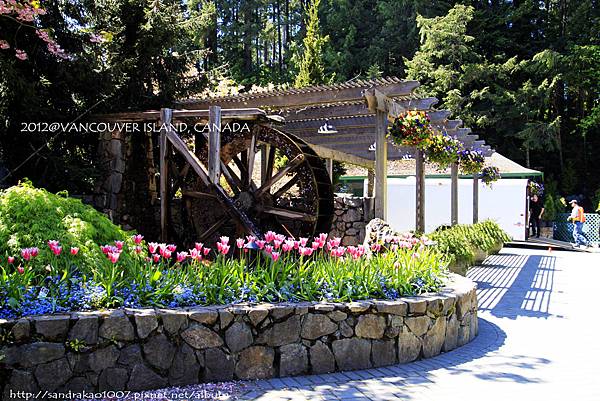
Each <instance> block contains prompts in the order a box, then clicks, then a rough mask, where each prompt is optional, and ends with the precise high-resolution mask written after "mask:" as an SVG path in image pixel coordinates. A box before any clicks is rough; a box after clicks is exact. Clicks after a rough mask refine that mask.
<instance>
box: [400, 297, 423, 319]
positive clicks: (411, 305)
mask: <svg viewBox="0 0 600 401" xmlns="http://www.w3.org/2000/svg"><path fill="white" fill-rule="evenodd" d="M402 301H404V302H406V303H407V304H408V313H409V314H410V315H415V316H416V315H424V314H425V312H427V301H426V300H425V299H419V298H402Z"/></svg>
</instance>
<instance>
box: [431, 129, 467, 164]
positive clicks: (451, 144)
mask: <svg viewBox="0 0 600 401" xmlns="http://www.w3.org/2000/svg"><path fill="white" fill-rule="evenodd" d="M461 149H462V143H461V142H460V141H459V140H458V139H456V138H453V137H451V136H450V135H448V134H442V135H433V136H432V137H431V139H430V140H429V142H428V144H427V148H426V149H425V153H426V155H427V161H429V162H431V163H436V164H437V165H438V168H439V169H440V170H444V169H446V168H447V167H448V166H449V165H451V164H452V163H456V162H458V154H459V152H460V151H461Z"/></svg>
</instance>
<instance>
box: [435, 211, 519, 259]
mask: <svg viewBox="0 0 600 401" xmlns="http://www.w3.org/2000/svg"><path fill="white" fill-rule="evenodd" d="M429 238H430V239H431V240H433V241H435V242H436V247H437V248H438V249H439V250H440V251H441V252H443V253H445V254H446V255H447V256H448V259H449V260H450V263H466V264H473V262H474V260H475V251H476V250H478V249H479V250H482V251H484V252H488V253H489V252H492V251H494V250H496V249H497V247H498V246H499V245H501V244H502V243H504V242H506V241H509V240H510V237H509V236H508V235H507V234H506V233H505V232H504V231H503V230H502V229H501V228H500V226H499V225H498V224H497V223H495V222H493V221H490V220H486V221H482V222H480V223H476V224H470V225H464V224H459V225H456V226H453V227H450V228H447V229H444V230H437V231H435V232H434V233H432V234H431V235H429Z"/></svg>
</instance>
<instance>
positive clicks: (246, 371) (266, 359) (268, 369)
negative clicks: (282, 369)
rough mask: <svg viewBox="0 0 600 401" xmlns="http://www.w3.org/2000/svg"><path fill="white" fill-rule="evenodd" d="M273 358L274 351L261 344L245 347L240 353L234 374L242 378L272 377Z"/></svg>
mask: <svg viewBox="0 0 600 401" xmlns="http://www.w3.org/2000/svg"><path fill="white" fill-rule="evenodd" d="M274 359H275V352H274V351H273V349H272V348H268V347H261V346H254V347H250V348H246V349H245V350H243V351H242V352H241V353H240V356H239V360H238V363H237V365H236V367H235V374H236V376H237V378H239V379H242V380H245V379H267V378H269V377H273V375H274V368H273V362H274Z"/></svg>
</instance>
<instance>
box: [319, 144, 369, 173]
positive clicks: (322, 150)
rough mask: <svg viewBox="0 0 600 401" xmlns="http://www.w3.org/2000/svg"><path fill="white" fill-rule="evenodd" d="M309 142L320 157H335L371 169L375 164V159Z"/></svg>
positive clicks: (334, 158)
mask: <svg viewBox="0 0 600 401" xmlns="http://www.w3.org/2000/svg"><path fill="white" fill-rule="evenodd" d="M307 142H308V141H307ZM308 144H309V145H310V147H311V148H312V150H314V151H315V152H316V153H317V155H319V157H321V158H323V159H333V160H337V161H340V162H345V163H350V164H355V165H357V166H363V167H367V168H371V169H372V168H374V166H375V163H374V162H373V160H369V159H367V158H363V157H358V156H355V155H353V154H350V153H346V152H341V151H338V150H335V149H331V148H327V147H324V146H319V145H315V144H313V143H310V142H308Z"/></svg>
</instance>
